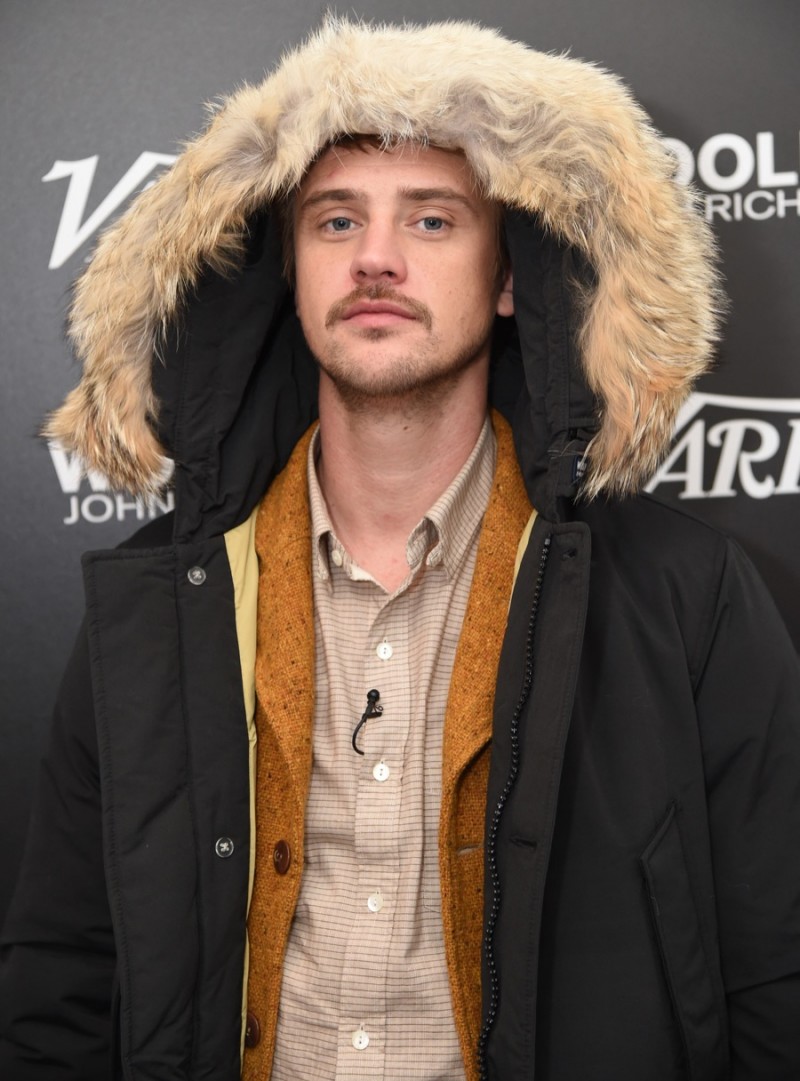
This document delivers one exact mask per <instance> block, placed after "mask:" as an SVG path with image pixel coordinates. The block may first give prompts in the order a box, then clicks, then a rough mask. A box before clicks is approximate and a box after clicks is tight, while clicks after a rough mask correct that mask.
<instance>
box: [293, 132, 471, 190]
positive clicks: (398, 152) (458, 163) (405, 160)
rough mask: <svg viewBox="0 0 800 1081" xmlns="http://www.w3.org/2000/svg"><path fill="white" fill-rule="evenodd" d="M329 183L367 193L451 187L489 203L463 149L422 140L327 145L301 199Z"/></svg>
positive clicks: (306, 179)
mask: <svg viewBox="0 0 800 1081" xmlns="http://www.w3.org/2000/svg"><path fill="white" fill-rule="evenodd" d="M327 188H352V189H354V190H356V191H359V192H363V193H365V194H369V193H371V192H372V191H373V190H374V191H380V192H382V193H385V192H387V190H392V189H395V188H396V189H413V188H442V189H444V188H451V189H453V190H454V191H456V192H458V193H459V194H460V195H462V196H464V197H465V198H467V199H469V200H470V201H471V202H474V203H475V204H476V205H479V204H481V203H484V202H486V200H485V199H484V198H483V196H482V195H481V194H480V192H479V190H478V185H477V183H476V181H475V176H474V174H473V172H472V169H471V168H470V166H469V163H468V162H467V159H466V158H465V157H464V154H463V153H462V152H461V151H460V150H443V149H442V148H441V147H436V146H422V145H420V144H419V143H412V142H409V143H400V144H398V145H396V146H391V147H388V148H385V149H384V148H380V147H376V146H373V145H371V144H370V143H367V142H363V143H354V144H347V145H344V146H329V147H328V148H327V149H326V150H324V151H323V153H322V154H321V155H320V157H319V158H318V159H317V160H316V161H315V162H314V164H313V165H312V166H311V168H310V169H309V170H308V172H307V173H306V175H305V177H304V179H303V182H302V184H301V185H300V190H299V200H298V201H299V203H300V204H301V205H302V203H303V201H304V199H305V198H307V197H308V196H310V195H313V194H315V193H316V192H317V191H320V190H325V189H327Z"/></svg>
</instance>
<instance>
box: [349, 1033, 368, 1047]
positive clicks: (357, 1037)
mask: <svg viewBox="0 0 800 1081" xmlns="http://www.w3.org/2000/svg"><path fill="white" fill-rule="evenodd" d="M351 1039H352V1043H353V1047H355V1049H356V1051H363V1050H364V1049H365V1048H367V1047H369V1036H368V1035H367V1034H366V1032H365V1031H364V1029H363V1028H357V1029H356V1030H355V1032H354V1033H353V1035H352V1037H351Z"/></svg>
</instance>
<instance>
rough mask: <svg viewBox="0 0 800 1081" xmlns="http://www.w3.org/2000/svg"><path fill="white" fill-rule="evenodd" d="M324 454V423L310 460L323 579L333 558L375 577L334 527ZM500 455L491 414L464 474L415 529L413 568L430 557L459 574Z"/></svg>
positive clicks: (409, 550) (354, 573) (356, 573)
mask: <svg viewBox="0 0 800 1081" xmlns="http://www.w3.org/2000/svg"><path fill="white" fill-rule="evenodd" d="M318 456H319V428H317V430H316V431H315V432H314V435H313V437H312V439H311V442H310V444H309V448H308V466H307V469H308V494H309V508H310V512H311V536H312V545H313V557H312V558H313V559H314V563H315V570H316V573H317V577H318V578H319V579H320V581H323V582H330V580H331V573H332V568H331V563H333V564H334V566H340V567H342V568H343V569H344V570H345V572H346V573H347V574H348V575H349V577H351V578H353V579H355V580H358V579H362V578H363V579H367V580H369V581H372V578H371V577H370V575H368V574H367V573H366V572H365V571H363V570H361V568H360V567H358V566H357V564H355V563H353V562H352V560H351V559H350V557H349V555H348V554H347V552H346V551H345V549H344V547H343V545H342V544H341V542H340V541H339V539H338V538H337V537H336V534H335V533H334V531H333V526H332V525H331V520H330V515H329V514H328V508H327V506H326V504H325V497H324V496H323V494H322V489H321V488H320V486H319V479H318V477H317V469H316V463H317V458H318ZM496 457H497V445H496V441H495V436H494V430H493V428H492V424H491V421H490V419H489V417H488V416H487V417H486V419H485V421H484V423H483V427H482V428H481V431H480V434H479V435H478V439H477V441H476V443H475V446H474V447H473V449H472V451H471V453H470V456H469V457H468V458H467V460H466V462H465V463H464V465H463V466H462V467H461V470H460V471H459V473H458V475H457V476H456V477H455V478H454V479H453V481H452V482H451V483H450V485H449V486H448V487H447V489H446V490H445V491H444V492H443V493H442V495H440V496H439V498H438V499H437V500H436V502H435V503H434V504H433V506H432V507H431V508H430V510H429V511H428V512H427V514H425V516H424V517H423V518H422V519H421V520H420V521H419V522H418V523H417V525H416V526H415V527H414V528H413V529H412V531H411V533H410V534H409V537H408V541H407V542H406V559H407V560H408V565H409V567H410V568H412V569H413V568H416V567H418V566H419V565H420V563H421V562H422V560H423V559H424V560H425V563H426V564H427V565H428V566H430V567H436V566H439V565H440V564H441V565H443V566H444V568H445V571H446V572H447V574H448V576H449V577H452V576H453V574H455V572H456V571H457V570H458V567H459V565H460V563H461V561H462V559H463V558H464V556H465V554H466V552H467V550H468V549H469V546H470V543H471V541H472V538H473V536H474V534H475V530H476V529H478V527H479V526H480V524H481V522H482V520H483V515H484V512H485V511H486V506H487V504H488V502H489V493H490V492H491V487H492V479H493V477H494V470H495V460H496Z"/></svg>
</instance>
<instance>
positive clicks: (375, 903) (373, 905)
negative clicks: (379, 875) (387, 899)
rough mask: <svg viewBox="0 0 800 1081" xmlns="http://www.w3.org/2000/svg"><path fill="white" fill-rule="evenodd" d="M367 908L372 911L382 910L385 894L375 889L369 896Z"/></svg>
mask: <svg viewBox="0 0 800 1081" xmlns="http://www.w3.org/2000/svg"><path fill="white" fill-rule="evenodd" d="M367 908H368V909H369V910H370V912H380V910H381V909H382V908H383V894H382V893H381V891H380V890H375V892H374V893H371V894H370V895H369V897H368V898H367Z"/></svg>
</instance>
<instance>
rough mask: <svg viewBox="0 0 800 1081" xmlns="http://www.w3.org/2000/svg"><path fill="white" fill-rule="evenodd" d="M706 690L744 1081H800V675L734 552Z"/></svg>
mask: <svg viewBox="0 0 800 1081" xmlns="http://www.w3.org/2000/svg"><path fill="white" fill-rule="evenodd" d="M707 627H708V630H707V634H706V639H707V647H708V648H707V649H706V650H705V651H704V652H705V657H706V660H705V665H704V669H703V671H702V674H701V677H700V682H699V685H698V699H697V702H698V714H699V718H700V723H701V733H702V740H703V754H704V763H705V771H706V786H707V799H708V808H709V822H710V832H711V846H712V860H713V866H714V882H715V892H716V905H717V913H718V926H719V941H720V953H721V962H722V976H723V981H724V984H725V990H726V995H727V1001H728V1017H729V1024H730V1050H731V1063H732V1066H731V1079H732V1081H788V1079H789V1078H800V666H799V665H798V660H797V656H796V653H795V650H794V648H793V646H792V643H791V641H790V640H789V636H788V634H787V632H786V630H785V628H784V626H783V623H782V621H781V618H780V616H779V615H778V613H777V611H776V609H775V606H774V604H773V602H772V599H771V597H770V596H769V595H768V593H767V590H766V588H765V587H764V585H763V584H762V582H761V580H760V578H759V577H758V575H757V574H756V572H755V570H754V569H753V567H752V565H751V564H750V562H749V560H748V559H747V557H746V556H745V555H744V554H743V553H742V552H741V550H740V549H739V548H738V546H737V545H735V544H733V543H732V542H731V543H729V545H728V550H727V556H726V560H725V566H724V570H723V575H722V583H721V588H720V591H719V594H718V597H717V600H716V605H715V609H714V611H713V613H712V615H711V618H710V620H709V622H708V624H707Z"/></svg>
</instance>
